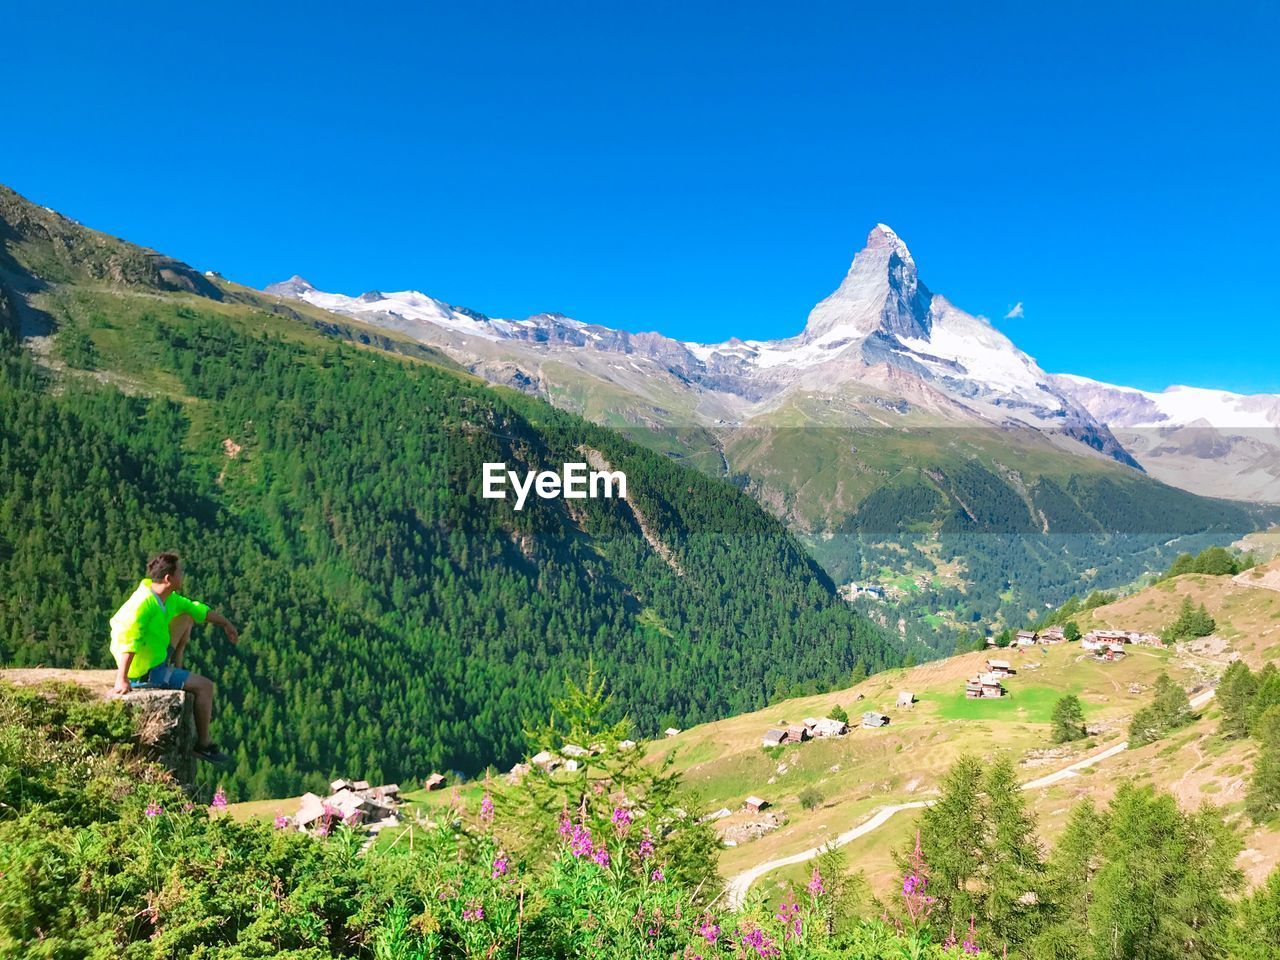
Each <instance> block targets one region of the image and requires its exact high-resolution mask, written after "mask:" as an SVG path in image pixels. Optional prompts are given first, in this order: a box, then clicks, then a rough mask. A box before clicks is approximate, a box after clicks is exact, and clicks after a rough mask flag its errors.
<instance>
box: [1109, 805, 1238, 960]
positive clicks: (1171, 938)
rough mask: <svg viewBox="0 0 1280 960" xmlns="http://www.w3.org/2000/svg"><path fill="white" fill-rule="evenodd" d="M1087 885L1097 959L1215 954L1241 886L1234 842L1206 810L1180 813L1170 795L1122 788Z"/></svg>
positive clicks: (1159, 959) (1164, 959)
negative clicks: (1099, 858) (1232, 897)
mask: <svg viewBox="0 0 1280 960" xmlns="http://www.w3.org/2000/svg"><path fill="white" fill-rule="evenodd" d="M1099 850H1100V852H1101V855H1102V864H1101V866H1100V867H1099V869H1098V872H1097V874H1096V875H1095V877H1094V880H1093V883H1092V888H1093V891H1092V901H1091V902H1090V904H1089V910H1088V921H1089V935H1090V936H1089V939H1090V943H1091V946H1092V955H1093V957H1094V958H1095V960H1180V958H1186V957H1192V958H1208V957H1217V956H1219V955H1220V953H1219V948H1218V940H1219V937H1220V936H1221V933H1222V930H1223V929H1224V926H1225V923H1226V921H1227V919H1228V918H1229V916H1230V913H1231V906H1230V901H1229V900H1228V896H1229V895H1230V894H1232V893H1233V892H1234V891H1235V890H1236V889H1237V888H1238V887H1239V886H1240V884H1241V882H1242V879H1243V878H1242V876H1241V874H1240V871H1239V870H1238V869H1237V868H1236V867H1235V863H1234V861H1235V856H1236V854H1237V853H1238V852H1239V850H1240V841H1239V839H1238V838H1237V837H1236V836H1235V835H1234V834H1233V833H1232V832H1231V831H1230V830H1229V828H1227V827H1226V826H1225V825H1224V824H1223V823H1222V820H1221V818H1220V816H1219V815H1218V814H1217V813H1216V812H1215V811H1212V810H1211V809H1205V810H1203V811H1201V812H1199V813H1196V814H1183V813H1182V812H1181V811H1180V810H1179V809H1178V805H1177V802H1176V801H1175V800H1174V799H1173V797H1171V796H1169V795H1167V794H1160V795H1157V794H1156V793H1155V791H1154V790H1153V788H1151V787H1149V786H1146V787H1138V786H1135V785H1132V784H1126V785H1124V786H1122V787H1121V788H1120V789H1119V790H1118V791H1117V792H1116V795H1115V797H1114V799H1113V800H1112V802H1111V804H1110V808H1109V811H1108V817H1107V829H1106V832H1105V833H1104V834H1103V836H1102V838H1101V840H1100V843H1099Z"/></svg>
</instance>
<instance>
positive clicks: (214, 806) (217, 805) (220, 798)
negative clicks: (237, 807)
mask: <svg viewBox="0 0 1280 960" xmlns="http://www.w3.org/2000/svg"><path fill="white" fill-rule="evenodd" d="M209 809H210V810H225V809H227V795H226V794H225V793H223V792H222V788H221V787H219V788H218V789H217V790H216V791H214V794H213V803H211V804H209Z"/></svg>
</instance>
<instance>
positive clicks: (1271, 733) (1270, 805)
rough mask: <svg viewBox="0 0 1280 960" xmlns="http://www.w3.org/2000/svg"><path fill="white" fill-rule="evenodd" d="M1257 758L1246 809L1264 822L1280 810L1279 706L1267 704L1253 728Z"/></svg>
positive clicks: (1245, 803) (1246, 796) (1256, 820)
mask: <svg viewBox="0 0 1280 960" xmlns="http://www.w3.org/2000/svg"><path fill="white" fill-rule="evenodd" d="M1254 736H1256V737H1257V739H1258V759H1257V761H1256V762H1255V763H1254V765H1253V779H1252V780H1250V781H1249V789H1248V792H1247V793H1246V794H1245V801H1244V805H1245V809H1246V810H1247V811H1248V812H1249V816H1250V817H1252V818H1253V822H1254V823H1265V822H1267V821H1269V820H1272V819H1274V817H1275V816H1276V814H1277V813H1280V706H1273V707H1268V708H1267V709H1266V711H1265V712H1264V713H1263V714H1262V716H1261V717H1259V718H1258V723H1257V725H1256V727H1255V730H1254Z"/></svg>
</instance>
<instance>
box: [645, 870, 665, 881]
mask: <svg viewBox="0 0 1280 960" xmlns="http://www.w3.org/2000/svg"><path fill="white" fill-rule="evenodd" d="M649 879H650V880H652V881H653V882H654V883H661V882H662V881H663V880H665V879H666V877H664V876H663V875H662V867H654V868H653V872H652V873H651V874H649Z"/></svg>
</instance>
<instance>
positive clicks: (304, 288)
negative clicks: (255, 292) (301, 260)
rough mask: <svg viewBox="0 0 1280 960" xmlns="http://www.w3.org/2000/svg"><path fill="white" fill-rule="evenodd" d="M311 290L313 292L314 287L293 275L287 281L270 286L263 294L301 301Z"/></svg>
mask: <svg viewBox="0 0 1280 960" xmlns="http://www.w3.org/2000/svg"><path fill="white" fill-rule="evenodd" d="M313 290H315V287H313V286H312V285H311V284H310V283H309V282H308V281H307V280H304V279H303V278H302V277H300V276H298V275H297V274H296V273H295V274H294V275H293V276H292V277H290V278H289V279H288V280H282V281H281V282H280V283H273V284H271V285H270V286H269V287H267V288H266V290H265V292H266V293H271V294H274V295H275V296H277V297H291V298H293V299H294V300H302V299H305V295H306V294H307V293H308V292H310V291H313Z"/></svg>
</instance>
